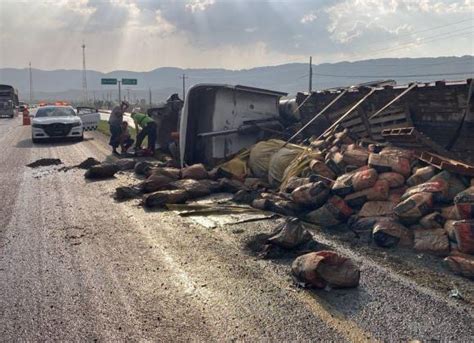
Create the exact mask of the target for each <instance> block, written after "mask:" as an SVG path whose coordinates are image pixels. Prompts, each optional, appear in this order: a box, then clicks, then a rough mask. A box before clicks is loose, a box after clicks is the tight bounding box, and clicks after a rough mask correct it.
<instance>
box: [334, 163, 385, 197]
mask: <svg viewBox="0 0 474 343" xmlns="http://www.w3.org/2000/svg"><path fill="white" fill-rule="evenodd" d="M377 177H378V174H377V172H376V171H375V169H371V168H370V169H365V170H356V171H354V172H351V173H348V174H344V175H341V176H339V177H338V178H337V179H336V181H335V182H334V184H333V186H332V192H333V193H334V194H336V195H339V196H345V195H347V194H349V193H352V192H354V191H356V192H357V191H360V190H363V189H366V188H370V187H372V186H373V185H375V182H376V181H377Z"/></svg>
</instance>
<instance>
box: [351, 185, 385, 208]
mask: <svg viewBox="0 0 474 343" xmlns="http://www.w3.org/2000/svg"><path fill="white" fill-rule="evenodd" d="M388 194H389V187H388V182H387V181H385V180H378V181H376V182H375V185H374V186H373V187H371V188H368V189H364V190H362V191H359V192H355V193H352V194H349V195H347V196H346V197H345V198H344V201H345V202H347V204H348V205H349V206H350V207H356V208H360V207H362V206H364V204H365V203H366V202H367V201H371V200H387V199H388Z"/></svg>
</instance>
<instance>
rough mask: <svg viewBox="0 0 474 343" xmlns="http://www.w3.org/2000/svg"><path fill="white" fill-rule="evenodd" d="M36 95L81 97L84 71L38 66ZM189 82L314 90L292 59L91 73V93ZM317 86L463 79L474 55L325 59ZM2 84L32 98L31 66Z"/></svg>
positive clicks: (158, 96) (144, 94)
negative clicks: (132, 81)
mask: <svg viewBox="0 0 474 343" xmlns="http://www.w3.org/2000/svg"><path fill="white" fill-rule="evenodd" d="M32 72H33V94H34V98H35V99H36V100H40V99H43V100H55V99H61V100H76V99H80V98H81V95H82V91H81V87H82V71H81V70H51V71H47V70H39V69H33V71H32ZM182 74H186V76H187V77H188V78H187V79H186V86H187V87H189V86H191V85H193V84H197V83H226V84H241V85H248V86H255V87H262V88H268V89H272V90H279V91H284V92H287V93H290V94H295V93H296V92H298V91H306V90H307V89H308V65H307V64H304V63H291V64H283V65H278V66H268V67H258V68H252V69H244V70H226V69H180V68H170V67H166V68H158V69H155V70H152V71H149V72H133V71H113V72H110V73H101V72H98V71H92V70H90V71H88V72H87V85H88V89H89V96H90V98H93V97H94V96H95V97H96V98H97V99H104V98H107V97H112V98H113V99H115V98H117V86H102V85H101V84H100V79H101V78H122V77H125V78H136V79H138V85H137V86H124V87H123V93H122V94H123V96H127V94H128V93H127V89H130V91H129V92H130V97H131V99H132V100H133V99H134V98H138V99H142V98H143V99H146V100H147V101H148V93H149V89H151V90H152V97H153V100H154V101H159V100H163V99H165V98H166V97H167V96H169V95H170V94H171V93H180V95H181V93H182V80H181V78H180V77H181V75H182ZM313 75H314V76H313V89H325V88H332V87H339V86H347V85H353V84H358V83H362V82H367V81H372V80H379V79H393V80H395V81H397V83H398V84H405V83H408V82H412V81H433V80H443V79H446V80H462V79H466V78H470V77H473V75H474V56H463V57H436V58H400V59H397V58H384V59H373V60H365V61H357V62H339V63H324V64H319V65H314V66H313ZM0 83H4V84H11V85H14V86H15V87H16V88H18V90H19V94H20V98H22V99H25V100H27V99H29V78H28V69H14V68H3V69H1V68H0Z"/></svg>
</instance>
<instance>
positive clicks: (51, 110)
mask: <svg viewBox="0 0 474 343" xmlns="http://www.w3.org/2000/svg"><path fill="white" fill-rule="evenodd" d="M75 115H76V113H75V112H74V110H73V109H72V108H68V107H48V108H40V109H39V110H38V111H37V112H36V115H35V117H37V118H39V117H70V116H75Z"/></svg>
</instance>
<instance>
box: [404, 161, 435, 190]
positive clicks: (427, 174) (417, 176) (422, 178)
mask: <svg viewBox="0 0 474 343" xmlns="http://www.w3.org/2000/svg"><path fill="white" fill-rule="evenodd" d="M434 175H435V169H434V167H432V166H428V167H423V168H418V169H417V170H416V171H415V173H414V174H413V175H412V176H410V177H409V178H408V179H407V185H408V186H410V187H414V186H418V185H419V184H421V183H425V182H427V181H428V180H429V179H431V178H432V177H433V176H434Z"/></svg>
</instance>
